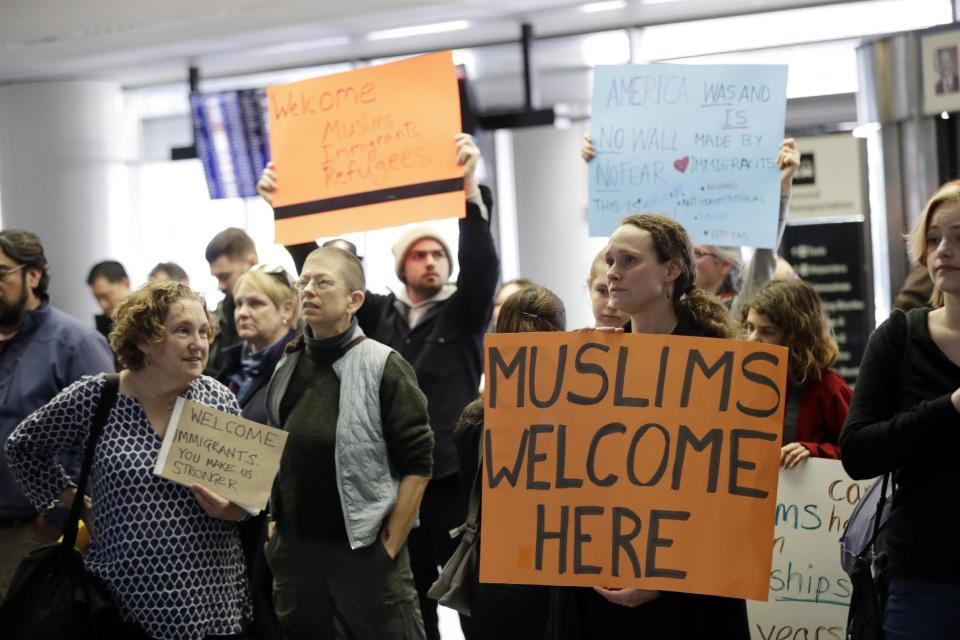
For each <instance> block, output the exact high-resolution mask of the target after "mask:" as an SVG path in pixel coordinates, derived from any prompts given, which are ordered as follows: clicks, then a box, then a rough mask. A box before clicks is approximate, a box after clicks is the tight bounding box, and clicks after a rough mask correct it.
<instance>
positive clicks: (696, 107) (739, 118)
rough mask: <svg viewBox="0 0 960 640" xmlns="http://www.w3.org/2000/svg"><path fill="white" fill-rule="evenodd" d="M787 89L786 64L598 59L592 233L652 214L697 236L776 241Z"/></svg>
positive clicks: (756, 243) (732, 241)
mask: <svg viewBox="0 0 960 640" xmlns="http://www.w3.org/2000/svg"><path fill="white" fill-rule="evenodd" d="M786 88H787V67H786V66H785V65H675V64H645V65H617V66H605V67H597V68H596V69H595V70H594V80H593V111H592V115H591V126H590V137H591V139H592V141H593V144H594V146H595V147H596V148H597V157H595V158H594V159H593V160H592V161H591V162H590V210H589V226H590V235H591V236H601V237H603V236H609V235H610V234H611V233H612V232H613V230H614V229H616V228H617V225H618V224H619V223H620V220H621V219H622V218H623V217H624V216H625V215H627V214H629V213H635V212H653V213H661V214H664V215H668V216H670V217H672V218H675V219H676V220H678V221H679V222H680V223H681V224H683V226H684V227H686V229H687V231H688V232H689V233H690V238H691V239H692V240H693V242H694V243H698V244H712V245H744V246H750V247H764V248H768V249H772V248H775V246H776V243H777V211H778V208H779V204H780V178H779V170H778V169H777V165H776V157H777V151H778V149H779V146H780V141H781V139H782V138H783V128H784V117H785V112H786Z"/></svg>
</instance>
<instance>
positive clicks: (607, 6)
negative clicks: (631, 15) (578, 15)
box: [580, 0, 627, 13]
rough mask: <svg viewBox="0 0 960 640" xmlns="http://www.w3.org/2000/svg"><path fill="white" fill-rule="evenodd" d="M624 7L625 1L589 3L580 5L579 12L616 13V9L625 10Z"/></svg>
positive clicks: (611, 0)
mask: <svg viewBox="0 0 960 640" xmlns="http://www.w3.org/2000/svg"><path fill="white" fill-rule="evenodd" d="M626 7H627V3H626V0H610V1H609V2H591V3H590V4H585V5H582V6H581V7H580V11H582V12H584V13H599V12H601V11H616V10H617V9H625V8H626Z"/></svg>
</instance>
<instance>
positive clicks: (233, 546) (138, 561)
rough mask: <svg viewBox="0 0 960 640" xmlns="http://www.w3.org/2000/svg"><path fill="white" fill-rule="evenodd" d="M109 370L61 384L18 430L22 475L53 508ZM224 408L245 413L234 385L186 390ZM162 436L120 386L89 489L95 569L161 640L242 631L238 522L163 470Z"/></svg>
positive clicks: (43, 505)
mask: <svg viewBox="0 0 960 640" xmlns="http://www.w3.org/2000/svg"><path fill="white" fill-rule="evenodd" d="M104 384H105V378H104V376H103V374H100V375H97V376H85V377H83V378H81V379H80V380H78V381H77V382H75V383H74V384H72V385H70V386H69V387H67V388H66V389H64V390H63V391H61V392H60V393H59V394H57V396H56V397H55V398H53V400H51V401H50V402H49V403H47V404H46V405H45V406H43V407H41V408H40V409H37V410H36V411H35V412H34V413H33V414H31V415H30V416H29V417H27V419H26V420H24V421H23V422H21V423H20V425H19V426H18V427H17V428H16V430H15V431H14V432H13V435H11V436H10V438H9V440H8V441H7V445H6V449H7V457H8V459H9V463H10V468H11V470H12V472H13V475H14V476H15V477H16V478H17V481H18V482H19V483H20V486H21V488H22V489H23V492H24V494H25V495H26V496H27V497H28V498H29V499H30V501H31V502H32V503H33V505H34V506H35V507H36V508H37V510H39V511H41V512H44V511H47V510H48V509H50V508H51V507H52V506H53V502H54V499H55V498H56V497H57V496H58V495H60V493H61V492H62V491H63V490H64V489H65V488H66V487H67V486H68V482H69V478H68V476H67V475H66V473H65V472H64V470H63V467H62V466H61V465H59V464H57V463H56V461H55V457H56V456H57V454H60V453H66V452H69V453H76V454H79V455H82V452H83V448H84V443H85V442H86V438H87V433H88V431H89V425H90V422H91V420H92V418H93V413H94V410H95V407H96V403H97V401H98V400H99V398H100V396H101V394H102V393H103V387H104ZM184 395H185V396H186V397H187V398H188V399H192V400H196V401H198V402H200V403H202V404H205V405H208V406H210V407H213V408H214V409H217V410H219V411H227V412H230V413H233V414H239V413H240V407H239V406H238V405H237V401H236V399H235V398H234V396H233V394H232V393H230V390H229V389H227V388H226V387H224V386H223V385H222V384H220V383H219V382H217V381H215V380H213V379H212V378H208V377H206V376H204V377H201V378H198V379H197V380H194V381H193V382H192V383H191V384H190V387H189V388H188V389H187V391H186V393H185V394H184ZM161 442H162V440H161V438H160V437H159V436H158V435H157V433H156V431H154V430H153V427H152V426H151V425H150V422H149V420H147V416H146V414H145V413H144V411H143V409H142V408H141V407H140V404H139V403H138V402H137V400H136V399H135V398H133V397H131V396H127V395H123V394H118V395H117V402H116V404H115V405H114V407H113V410H112V411H111V412H110V416H109V418H108V419H107V423H106V426H105V427H104V430H103V433H102V435H101V436H100V440H99V442H98V443H97V449H96V455H95V456H94V461H93V470H92V472H91V478H90V487H89V489H88V494H89V495H90V496H91V497H92V498H93V503H94V508H93V519H94V526H95V528H96V532H97V537H96V539H94V540H93V541H92V542H91V544H90V547H89V548H88V550H87V552H86V553H85V554H84V562H85V563H86V566H87V569H88V570H89V571H90V572H91V573H92V574H94V575H96V576H98V577H99V578H101V579H102V580H103V581H104V582H105V583H106V585H107V587H108V588H109V590H110V592H111V593H112V594H113V597H114V600H115V602H116V603H117V605H118V606H119V608H120V610H121V612H122V613H123V616H124V618H125V619H127V620H132V621H135V622H137V623H139V624H140V625H141V626H142V627H143V628H144V629H145V630H146V632H147V633H148V634H149V635H150V636H151V637H152V638H156V639H157V640H200V639H201V638H204V637H205V636H208V635H231V634H237V633H240V632H241V630H242V623H243V620H244V619H245V618H248V617H249V615H250V601H249V595H248V592H247V584H246V577H245V572H244V560H243V552H242V550H241V547H240V541H239V538H238V537H237V530H236V525H234V524H233V523H229V522H224V521H222V520H217V519H215V518H211V517H210V516H208V515H207V514H206V513H205V512H204V511H203V509H201V508H200V506H199V505H198V504H197V501H196V499H194V497H193V494H192V493H191V492H190V489H189V488H188V487H184V486H181V485H179V484H175V483H174V482H171V481H170V480H166V479H164V478H161V477H160V476H156V475H154V473H153V467H154V464H155V463H156V460H157V454H158V453H159V452H160V444H161Z"/></svg>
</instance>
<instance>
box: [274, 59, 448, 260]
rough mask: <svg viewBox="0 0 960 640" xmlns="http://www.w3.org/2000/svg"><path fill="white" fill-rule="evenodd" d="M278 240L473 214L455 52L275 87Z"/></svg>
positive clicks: (294, 240) (308, 238) (293, 240)
mask: <svg viewBox="0 0 960 640" xmlns="http://www.w3.org/2000/svg"><path fill="white" fill-rule="evenodd" d="M267 96H268V100H269V105H270V150H271V155H272V158H273V161H274V164H275V166H276V171H277V176H278V185H277V190H276V192H275V193H274V198H273V206H274V220H275V224H276V241H277V242H280V243H283V244H298V243H302V242H311V241H313V240H314V239H315V238H317V237H318V236H330V235H337V234H340V233H344V232H350V231H365V230H369V229H377V228H382V227H391V226H396V225H400V224H406V223H409V222H420V221H423V220H435V219H438V218H450V217H463V216H464V215H465V212H466V210H465V206H464V192H463V168H462V167H460V166H459V165H458V164H457V157H456V145H455V142H454V137H455V136H456V134H457V133H459V132H460V97H459V92H458V89H457V79H456V72H455V69H454V66H453V56H452V54H451V53H450V52H449V51H446V52H442V53H434V54H429V55H425V56H419V57H416V58H410V59H408V60H402V61H400V62H394V63H391V64H385V65H380V66H376V67H368V68H365V69H358V70H356V71H350V72H347V73H339V74H335V75H330V76H324V77H322V78H314V79H311V80H305V81H302V82H295V83H293V84H286V85H281V86H276V87H270V88H268V89H267Z"/></svg>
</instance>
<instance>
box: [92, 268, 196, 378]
mask: <svg viewBox="0 0 960 640" xmlns="http://www.w3.org/2000/svg"><path fill="white" fill-rule="evenodd" d="M181 300H196V301H197V302H199V303H200V304H201V305H202V306H203V309H204V311H206V309H207V304H206V301H204V299H203V296H201V295H200V294H199V293H196V292H195V291H194V290H193V289H191V288H190V287H188V286H187V285H185V284H180V283H179V282H176V281H173V280H165V281H161V282H152V283H150V284H147V285H144V286H142V287H140V288H139V289H137V290H136V291H135V292H133V293H132V294H131V295H130V297H128V298H127V299H126V300H124V301H123V302H121V303H120V306H119V307H117V314H116V317H115V318H114V323H113V330H112V331H111V332H110V348H111V349H113V352H114V353H115V354H117V358H118V359H119V360H120V363H121V364H122V365H123V366H124V367H126V368H127V369H130V370H131V371H137V370H139V369H142V368H143V366H144V364H145V358H146V354H144V353H143V351H141V350H140V345H141V344H144V343H148V344H149V343H152V344H158V343H160V342H163V340H164V339H165V338H166V337H167V331H166V329H165V328H164V323H165V322H166V320H167V312H168V311H169V310H170V307H171V306H173V305H174V304H175V303H177V302H179V301H181ZM208 316H209V314H208ZM211 337H212V336H211Z"/></svg>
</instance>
